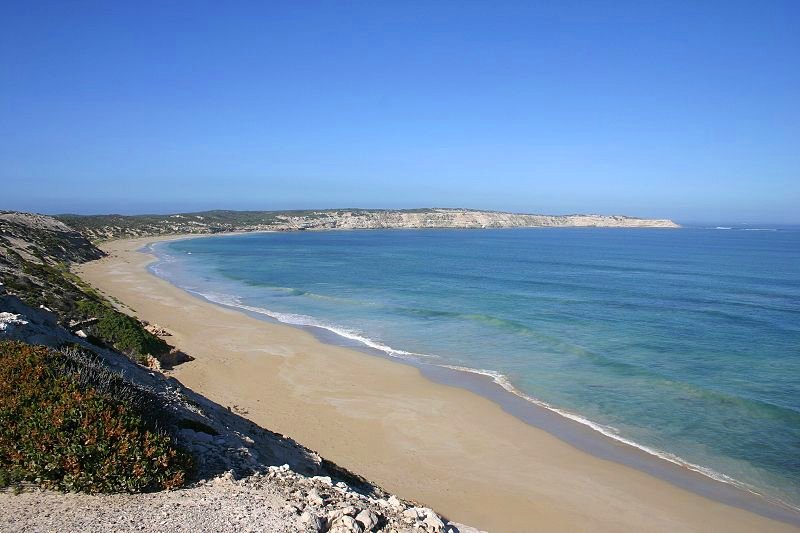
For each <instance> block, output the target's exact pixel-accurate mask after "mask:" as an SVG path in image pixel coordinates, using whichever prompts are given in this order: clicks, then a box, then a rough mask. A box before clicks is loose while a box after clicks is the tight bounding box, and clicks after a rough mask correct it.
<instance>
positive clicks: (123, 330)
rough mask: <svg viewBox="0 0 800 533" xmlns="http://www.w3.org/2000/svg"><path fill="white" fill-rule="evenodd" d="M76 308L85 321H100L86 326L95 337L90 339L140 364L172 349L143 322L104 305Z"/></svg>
mask: <svg viewBox="0 0 800 533" xmlns="http://www.w3.org/2000/svg"><path fill="white" fill-rule="evenodd" d="M77 309H78V312H79V314H80V315H81V317H82V318H96V319H97V323H96V324H94V325H91V326H88V327H87V329H88V330H89V332H90V333H91V334H92V336H93V337H94V338H90V340H94V341H95V342H96V341H97V340H101V341H102V342H104V343H105V344H108V345H110V346H112V347H114V349H116V350H118V351H120V352H122V353H124V354H125V355H127V356H128V357H130V358H131V359H134V360H136V361H138V362H140V363H141V362H144V358H145V356H147V355H148V354H150V355H154V356H158V355H163V354H166V353H168V352H169V350H170V346H169V344H167V343H166V342H165V341H164V340H163V339H160V338H158V337H156V336H155V335H153V334H152V333H150V332H149V331H147V330H146V329H144V326H143V325H142V323H141V322H139V321H138V320H136V319H135V318H133V317H131V316H128V315H126V314H125V313H121V312H119V311H117V310H116V309H114V308H113V307H111V306H110V305H108V304H107V303H105V302H102V301H96V300H82V301H80V302H78V304H77Z"/></svg>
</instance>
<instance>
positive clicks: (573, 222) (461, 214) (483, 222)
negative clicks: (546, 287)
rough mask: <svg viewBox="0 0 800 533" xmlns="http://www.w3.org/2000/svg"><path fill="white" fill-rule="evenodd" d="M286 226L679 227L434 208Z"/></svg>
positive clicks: (323, 216) (345, 214)
mask: <svg viewBox="0 0 800 533" xmlns="http://www.w3.org/2000/svg"><path fill="white" fill-rule="evenodd" d="M276 218H277V219H278V220H279V224H278V225H279V226H284V227H285V228H286V229H370V228H409V229H413V228H527V227H556V226H560V227H609V228H611V227H621V228H677V227H679V226H678V225H677V224H675V223H674V222H673V221H671V220H667V219H642V218H632V217H625V216H605V215H564V216H548V215H527V214H514V213H499V212H493V211H472V210H466V209H430V210H425V211H335V212H326V211H320V212H314V213H312V214H310V215H304V216H286V215H283V216H280V215H279V216H277V217H276Z"/></svg>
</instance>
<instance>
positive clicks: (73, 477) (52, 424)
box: [0, 341, 192, 492]
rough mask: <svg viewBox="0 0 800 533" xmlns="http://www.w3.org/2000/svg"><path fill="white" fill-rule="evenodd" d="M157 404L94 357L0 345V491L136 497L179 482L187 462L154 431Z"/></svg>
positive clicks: (188, 459) (186, 471)
mask: <svg viewBox="0 0 800 533" xmlns="http://www.w3.org/2000/svg"><path fill="white" fill-rule="evenodd" d="M157 402H158V399H157V398H154V397H152V395H151V394H149V393H148V392H147V391H145V390H142V389H140V388H138V387H137V386H135V385H133V384H131V383H129V382H126V381H124V380H123V379H122V378H121V377H120V376H119V375H117V374H115V373H114V372H112V371H110V370H109V369H108V368H107V367H105V366H104V365H103V364H102V362H100V361H99V360H97V358H96V356H93V355H90V354H87V353H84V352H81V351H79V350H76V349H70V348H65V349H62V350H53V349H49V348H46V347H43V346H31V345H27V344H24V343H20V342H14V341H2V342H0V486H8V485H10V484H19V483H22V482H33V483H37V484H39V485H41V486H43V487H45V488H50V489H57V490H65V491H85V492H142V491H151V490H161V489H174V488H177V487H180V486H181V485H183V484H184V483H185V481H186V480H187V478H188V476H189V475H190V472H191V470H192V458H191V456H190V455H189V454H187V453H186V452H184V451H182V450H180V449H179V448H178V447H176V445H175V443H174V441H173V439H172V438H171V437H170V436H169V434H167V433H166V432H164V431H162V430H160V429H159V427H161V424H162V423H163V421H160V420H158V419H155V418H153V417H154V416H155V414H154V413H159V412H163V409H158V408H157V406H156V405H155V404H156V403H157Z"/></svg>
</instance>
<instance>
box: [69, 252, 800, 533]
mask: <svg viewBox="0 0 800 533" xmlns="http://www.w3.org/2000/svg"><path fill="white" fill-rule="evenodd" d="M154 240H158V239H155V238H147V239H139V240H123V241H113V242H109V243H106V244H105V245H103V246H102V248H104V249H105V250H106V251H107V252H109V253H110V256H109V257H107V258H105V259H101V260H98V261H94V262H91V263H87V264H84V265H81V266H80V267H79V268H78V269H77V272H78V273H79V274H80V276H81V277H83V278H84V279H85V280H86V281H88V282H89V283H91V284H92V285H93V286H95V287H96V288H98V289H100V290H102V291H104V292H105V293H106V294H108V295H109V296H113V297H115V298H117V299H119V300H120V301H122V302H124V303H125V304H126V305H128V306H130V307H131V308H132V309H133V310H135V313H136V315H137V316H139V317H140V318H142V319H145V320H148V321H150V322H154V323H157V324H159V325H160V326H162V327H164V328H166V329H167V330H169V331H170V332H171V333H172V335H173V336H172V337H171V338H170V339H169V340H170V342H171V343H173V344H175V345H176V346H177V347H179V348H180V349H181V350H183V351H185V352H186V353H188V354H190V355H191V356H192V357H194V358H195V359H194V361H191V362H189V363H186V364H183V365H180V366H178V367H176V368H175V370H174V371H173V375H174V376H175V377H176V378H177V379H179V380H180V381H181V382H182V383H184V384H185V385H186V386H188V387H190V388H192V389H194V390H195V391H197V392H199V393H201V394H203V395H205V396H207V397H209V398H211V399H212V400H214V401H216V402H219V403H221V404H223V405H229V406H236V408H237V410H239V411H240V412H246V413H247V414H246V415H245V416H247V417H248V418H250V419H251V420H253V421H254V422H256V423H258V424H260V425H261V426H264V427H266V428H268V429H270V430H272V431H277V432H280V433H283V434H286V435H289V436H291V437H293V438H294V439H296V440H297V441H299V442H301V443H302V444H304V445H306V446H308V447H310V448H312V449H315V450H317V451H318V452H319V453H320V454H321V455H322V456H324V457H326V458H328V459H330V460H332V461H335V462H336V463H338V464H340V465H342V466H344V467H347V468H349V469H351V470H353V471H354V472H357V473H359V474H361V475H363V476H365V477H367V478H369V479H371V480H372V481H374V482H376V483H378V484H380V485H382V486H383V487H385V488H386V489H387V490H389V491H391V492H394V493H397V494H398V495H400V496H402V497H405V498H408V499H412V500H417V501H420V502H422V503H424V504H425V505H427V506H430V507H433V508H434V509H436V510H437V511H439V512H440V513H442V514H444V515H446V516H448V517H449V518H451V519H454V520H457V521H459V522H463V523H468V524H470V525H473V526H476V527H480V528H483V529H487V530H489V531H495V532H503V531H531V530H547V531H576V530H577V531H588V530H591V531H629V530H647V531H701V530H702V531H708V530H724V531H795V530H796V528H794V527H793V526H792V525H790V524H787V523H784V522H780V521H777V520H773V519H770V518H767V517H764V516H761V515H758V514H755V513H752V512H749V511H747V510H745V509H741V508H738V507H734V506H731V505H727V504H725V503H721V502H719V501H716V500H714V499H710V498H706V497H704V496H700V495H698V494H696V493H694V492H691V491H688V490H685V489H683V488H679V487H677V486H675V485H673V484H671V483H669V482H667V481H665V480H663V479H659V478H658V477H655V476H651V475H649V474H647V473H645V472H642V471H640V470H638V469H635V468H632V467H630V466H626V465H624V464H619V463H618V462H615V461H609V460H605V459H602V458H599V457H597V456H595V455H592V454H590V453H587V452H586V451H583V450H581V449H578V448H576V447H574V446H571V445H570V444H567V443H566V442H564V441H563V440H560V439H559V438H557V437H555V436H553V435H551V434H550V433H548V432H546V431H543V430H542V429H539V428H537V427H534V426H532V425H529V424H526V423H524V422H523V421H521V420H520V419H519V418H518V417H515V416H513V415H512V414H510V413H509V412H507V411H505V410H504V409H502V408H501V406H500V405H498V404H497V403H494V402H492V401H490V400H488V399H486V398H484V397H482V396H480V395H478V394H475V393H473V392H470V391H468V390H465V389H463V388H459V387H453V386H448V385H444V384H440V383H435V382H434V381H431V380H430V379H428V378H427V377H425V376H424V375H423V374H422V373H421V372H420V371H419V369H417V368H414V367H412V366H409V365H404V364H399V363H396V362H393V361H389V360H386V359H382V358H379V357H373V356H370V355H367V354H364V353H361V352H359V351H356V350H352V349H348V348H344V347H339V346H333V345H330V344H325V343H323V342H321V341H319V340H318V339H317V338H316V337H314V336H313V335H311V334H310V333H309V332H307V331H303V330H300V329H297V328H293V327H290V326H286V325H283V324H273V323H267V322H264V321H261V320H257V319H255V318H252V317H249V316H247V315H245V314H243V313H241V312H239V311H235V310H232V309H227V308H224V307H220V306H217V305H213V304H211V303H208V302H205V301H203V300H202V299H200V298H196V297H194V296H192V295H190V294H188V293H186V292H185V291H183V290H181V289H178V288H176V287H174V286H172V285H171V284H169V283H168V282H166V281H164V280H162V279H159V278H157V277H156V276H154V275H152V274H150V273H149V272H148V271H147V268H146V267H147V265H148V264H149V263H150V262H152V261H153V259H154V258H153V256H151V255H149V254H146V253H142V252H139V251H138V250H139V249H141V248H142V247H143V246H145V245H146V244H147V243H149V242H152V241H154Z"/></svg>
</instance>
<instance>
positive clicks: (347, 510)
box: [328, 505, 358, 522]
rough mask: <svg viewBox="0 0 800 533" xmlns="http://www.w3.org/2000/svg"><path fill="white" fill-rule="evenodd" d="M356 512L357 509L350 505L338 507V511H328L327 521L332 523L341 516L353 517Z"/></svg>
mask: <svg viewBox="0 0 800 533" xmlns="http://www.w3.org/2000/svg"><path fill="white" fill-rule="evenodd" d="M357 512H358V509H356V508H355V507H353V506H352V505H348V506H346V507H340V508H339V509H333V510H332V511H328V521H330V522H334V521H335V520H336V519H338V518H340V517H342V516H355V515H356V513H357Z"/></svg>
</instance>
